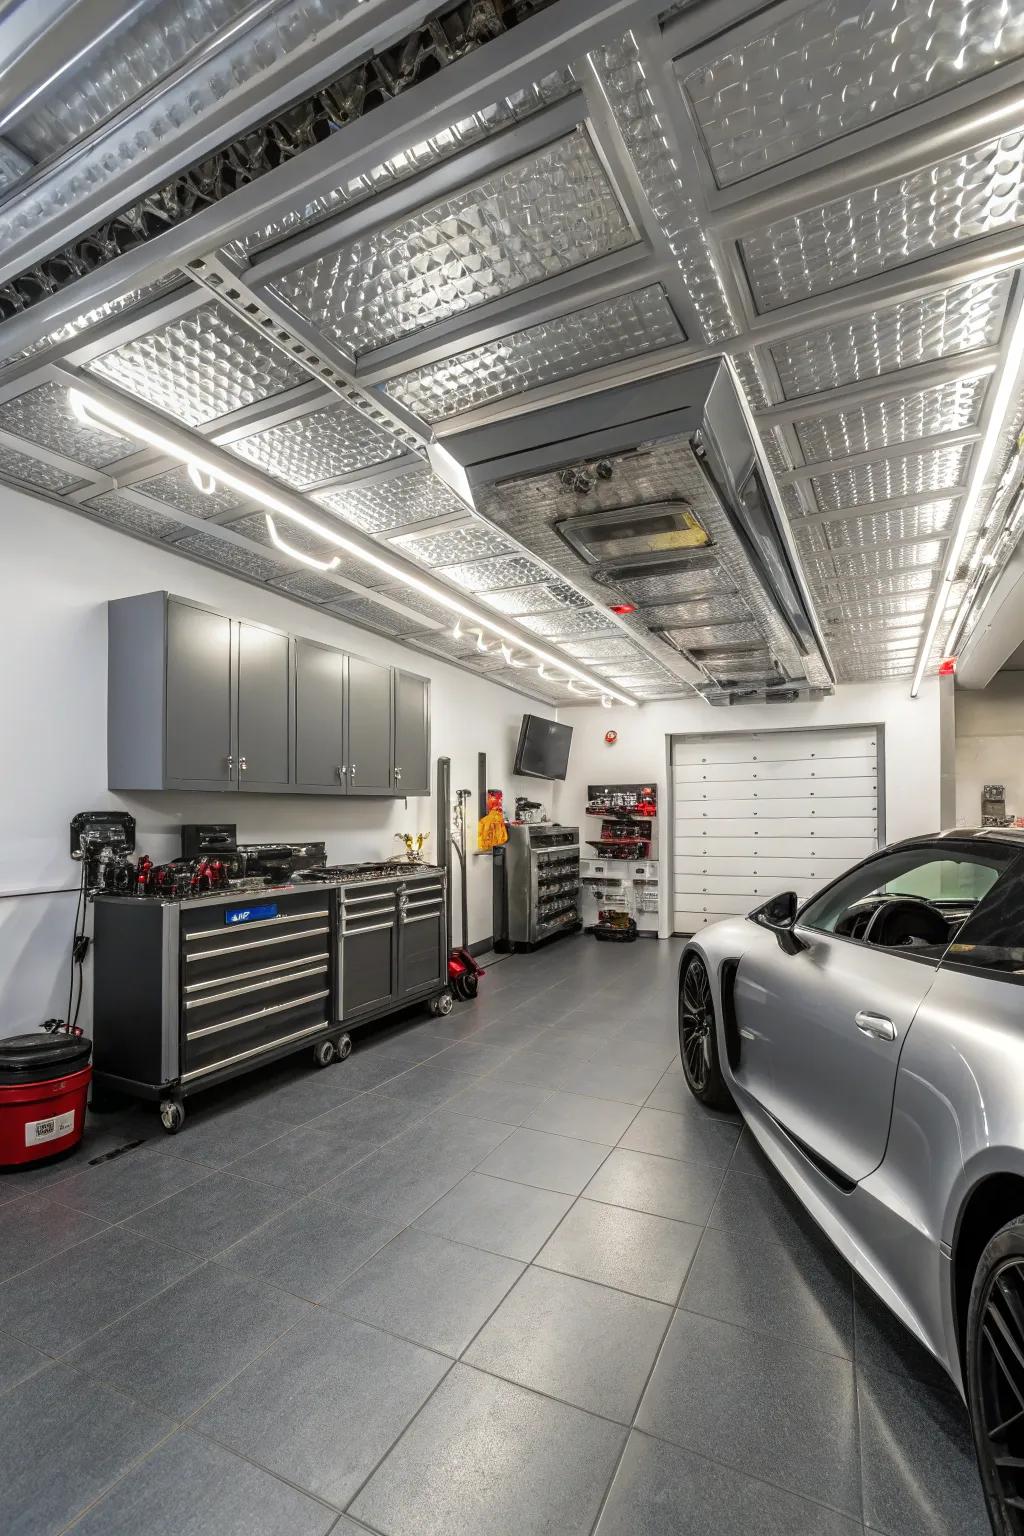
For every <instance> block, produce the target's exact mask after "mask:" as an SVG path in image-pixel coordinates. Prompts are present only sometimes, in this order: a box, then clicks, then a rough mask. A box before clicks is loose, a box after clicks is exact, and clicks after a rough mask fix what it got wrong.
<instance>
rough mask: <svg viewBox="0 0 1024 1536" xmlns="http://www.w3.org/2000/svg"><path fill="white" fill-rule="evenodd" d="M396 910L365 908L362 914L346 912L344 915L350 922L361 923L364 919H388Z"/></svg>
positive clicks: (390, 908) (389, 908) (391, 908)
mask: <svg viewBox="0 0 1024 1536" xmlns="http://www.w3.org/2000/svg"><path fill="white" fill-rule="evenodd" d="M394 910H395V909H394V907H393V906H391V907H364V908H363V910H362V911H361V912H345V913H343V914H342V915H343V917H345V918H347V919H348V920H349V922H353V923H361V922H362V920H363V918H364V917H386V916H387V915H388V914H389V913H391V912H394Z"/></svg>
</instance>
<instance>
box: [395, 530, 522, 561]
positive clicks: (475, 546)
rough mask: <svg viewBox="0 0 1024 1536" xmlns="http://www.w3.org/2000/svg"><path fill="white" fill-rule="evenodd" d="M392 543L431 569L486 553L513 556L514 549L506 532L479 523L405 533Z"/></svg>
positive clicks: (482, 555)
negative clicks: (499, 531)
mask: <svg viewBox="0 0 1024 1536" xmlns="http://www.w3.org/2000/svg"><path fill="white" fill-rule="evenodd" d="M392 543H393V544H394V546H395V547H396V548H397V549H400V550H401V551H402V553H403V554H404V555H408V556H409V558H410V559H411V560H418V561H419V563H420V564H421V565H425V566H428V567H429V568H430V569H431V570H437V569H439V568H440V567H441V566H445V565H458V564H460V563H462V562H464V561H467V560H482V559H484V558H485V557H486V556H487V555H510V554H512V553H513V550H514V546H513V545H512V544H510V543H509V541H508V539H506V538H505V536H504V534H501V533H498V532H497V530H496V529H494V528H489V527H488V526H487V524H486V523H480V522H476V523H470V524H467V525H466V526H465V527H462V528H445V529H443V530H442V531H441V532H439V533H404V534H401V535H400V536H399V537H398V538H397V539H394V540H392Z"/></svg>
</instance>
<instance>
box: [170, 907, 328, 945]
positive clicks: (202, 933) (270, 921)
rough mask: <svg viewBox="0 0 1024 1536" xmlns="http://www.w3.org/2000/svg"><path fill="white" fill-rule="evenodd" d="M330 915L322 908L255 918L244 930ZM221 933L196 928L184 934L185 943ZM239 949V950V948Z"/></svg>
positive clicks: (218, 930) (305, 921)
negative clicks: (280, 915) (314, 910)
mask: <svg viewBox="0 0 1024 1536" xmlns="http://www.w3.org/2000/svg"><path fill="white" fill-rule="evenodd" d="M330 915H331V914H330V912H329V911H328V910H327V908H326V907H324V909H323V911H320V910H319V909H318V910H317V911H316V912H295V913H286V914H285V915H284V916H283V917H261V918H257V920H256V922H254V923H246V924H245V928H246V929H247V930H248V932H250V933H251V932H252V930H253V929H254V928H276V927H278V926H279V924H281V923H308V922H311V921H312V919H313V918H314V917H330ZM222 931H225V930H222V929H220V928H217V929H212V928H197V929H196V930H195V932H194V933H186V934H185V942H186V944H188V943H190V942H191V941H192V940H193V939H211V938H213V936H214V934H215V933H221V932H222ZM239 947H240V948H241V946H239Z"/></svg>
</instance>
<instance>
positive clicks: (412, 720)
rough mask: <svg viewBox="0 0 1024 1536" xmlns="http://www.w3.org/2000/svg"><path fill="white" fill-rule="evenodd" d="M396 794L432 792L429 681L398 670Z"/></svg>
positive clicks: (396, 693)
mask: <svg viewBox="0 0 1024 1536" xmlns="http://www.w3.org/2000/svg"><path fill="white" fill-rule="evenodd" d="M395 793H396V795H429V794H430V682H429V680H428V679H427V678H425V677H417V676H416V675H415V673H412V672H399V671H396V672H395Z"/></svg>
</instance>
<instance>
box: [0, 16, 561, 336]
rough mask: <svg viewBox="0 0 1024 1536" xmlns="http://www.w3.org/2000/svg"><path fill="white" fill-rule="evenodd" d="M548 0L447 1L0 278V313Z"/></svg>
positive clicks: (187, 213) (72, 278)
mask: <svg viewBox="0 0 1024 1536" xmlns="http://www.w3.org/2000/svg"><path fill="white" fill-rule="evenodd" d="M553 3H554V0H460V3H459V4H457V5H453V6H448V7H447V8H446V9H443V10H441V11H440V12H439V13H438V14H437V15H436V16H433V17H431V18H430V19H429V20H427V21H426V22H424V24H423V25H422V26H421V27H417V28H416V30H415V31H413V32H410V33H409V34H408V36H406V37H404V38H403V39H402V40H401V41H400V42H397V43H395V44H393V45H392V46H391V47H390V48H386V49H383V50H381V52H379V53H376V54H374V55H372V56H371V57H369V58H367V59H365V60H363V62H362V63H360V64H358V65H356V67H355V68H354V69H350V70H348V71H347V72H346V73H345V74H344V75H341V76H339V77H338V78H337V79H335V80H332V81H329V82H328V83H327V84H326V85H322V86H320V87H319V88H318V89H317V90H316V91H314V92H313V93H312V94H311V95H309V96H307V97H306V98H305V99H304V100H302V101H298V102H295V103H294V104H293V105H292V106H291V107H289V108H288V109H287V110H286V111H284V112H279V113H278V114H277V115H276V116H274V117H271V118H268V119H267V120H266V121H264V122H262V123H257V124H255V125H254V126H253V127H252V128H250V129H248V130H247V131H246V132H245V133H244V134H242V135H241V136H239V137H238V138H236V139H233V140H232V141H231V142H230V143H228V144H225V145H223V146H222V147H221V148H220V149H219V150H217V151H216V153H215V154H212V155H209V156H207V157H206V158H205V159H203V160H201V161H200V162H198V163H197V164H196V165H193V166H190V167H189V168H188V169H187V170H184V171H182V172H180V174H179V175H177V176H175V177H174V178H173V179H172V180H171V181H168V182H165V183H163V184H162V185H161V186H159V187H156V188H154V190H153V191H152V192H150V193H148V194H147V196H145V197H143V198H140V199H138V200H137V201H136V202H134V203H132V204H131V205H130V206H129V207H127V208H124V209H122V210H121V211H120V212H119V213H117V214H114V215H113V216H112V217H111V218H108V219H105V220H104V221H103V222H102V223H101V224H97V225H96V226H95V227H94V228H93V229H90V230H88V231H86V233H85V234H83V235H80V236H78V237H77V239H75V240H72V241H69V242H68V244H67V245H65V246H63V247H62V248H61V249H60V250H57V251H55V252H54V253H53V254H52V255H50V256H48V257H46V259H45V260H44V261H41V262H38V263H36V264H35V265H34V266H32V267H29V268H28V269H27V270H26V271H24V272H21V273H19V274H18V276H17V277H15V278H12V279H11V280H10V281H9V282H7V283H3V284H0V319H2V320H6V319H9V318H10V316H11V315H14V314H19V313H22V312H24V311H25V310H28V309H31V308H32V307H33V305H35V304H38V303H39V302H40V301H41V300H42V299H45V298H48V297H50V296H51V295H52V294H55V293H59V292H60V291H61V290H62V289H64V288H66V287H67V286H68V285H69V284H71V283H74V282H76V281H77V280H78V279H79V278H81V277H85V276H86V275H87V274H88V273H90V272H94V271H96V270H97V269H98V268H100V267H103V266H105V265H106V264H107V263H108V262H110V261H114V260H115V259H116V258H117V257H119V256H122V255H124V254H125V252H127V251H130V250H133V249H135V248H136V247H138V246H140V245H144V244H146V243H147V242H148V241H150V240H153V239H155V238H156V237H157V236H159V235H161V234H163V233H164V231H165V230H167V229H171V228H173V227H175V226H177V225H179V224H182V223H184V222H185V220H187V219H189V218H191V217H192V215H193V214H195V213H198V212H199V211H200V210H201V209H203V208H207V207H210V206H211V205H212V204H215V203H219V202H221V201H222V199H224V198H225V197H229V196H230V195H231V193H232V192H235V191H237V190H238V189H239V188H240V187H244V186H246V185H248V183H250V182H253V181H257V180H258V179H259V178H260V177H261V176H265V175H266V174H267V172H268V171H272V170H275V169H276V168H277V167H278V166H280V165H283V164H285V163H286V162H288V161H290V160H294V159H295V158H296V157H297V156H299V155H301V154H303V153H304V151H305V150H307V149H311V148H312V147H313V146H314V145H315V144H319V143H321V142H322V141H323V140H324V139H326V138H328V137H329V136H330V134H332V133H336V132H337V131H338V130H339V129H341V128H344V127H345V126H346V124H348V123H351V122H354V121H356V120H357V119H358V118H361V117H364V116H365V115H366V113H368V112H372V111H373V110H374V108H376V107H379V106H381V105H382V104H383V103H384V102H386V101H390V100H393V99H394V98H395V97H396V96H400V95H401V94H402V92H403V91H406V90H408V89H409V88H410V87H411V86H413V85H416V84H418V83H419V82H420V81H421V80H423V79H426V78H427V77H428V76H429V75H434V74H437V72H438V71H439V70H441V69H444V68H446V67H447V66H448V65H449V64H453V63H454V62H455V61H456V60H457V59H461V58H463V57H465V55H466V54H469V53H472V52H474V51H475V50H476V49H477V48H479V47H481V46H482V45H483V44H484V43H487V42H490V41H491V39H493V38H496V37H500V36H501V35H502V34H503V33H505V32H508V31H510V30H511V29H512V28H513V27H515V26H517V25H518V24H519V23H520V22H521V21H524V20H526V18H527V17H529V16H533V15H536V14H537V13H538V12H539V11H542V10H546V9H547V7H548V6H549V5H552V4H553Z"/></svg>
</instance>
